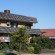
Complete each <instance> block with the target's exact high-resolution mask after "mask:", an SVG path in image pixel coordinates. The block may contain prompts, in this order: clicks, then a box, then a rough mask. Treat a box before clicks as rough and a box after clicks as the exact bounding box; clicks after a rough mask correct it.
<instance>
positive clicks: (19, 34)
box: [11, 27, 30, 51]
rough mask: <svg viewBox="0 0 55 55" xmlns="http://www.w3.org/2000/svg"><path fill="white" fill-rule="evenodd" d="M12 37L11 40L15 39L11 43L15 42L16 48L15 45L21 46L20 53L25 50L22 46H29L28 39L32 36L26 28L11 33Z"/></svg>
mask: <svg viewBox="0 0 55 55" xmlns="http://www.w3.org/2000/svg"><path fill="white" fill-rule="evenodd" d="M11 35H12V36H11V38H13V40H11V42H12V41H13V43H14V46H15V43H17V44H19V50H20V51H21V49H22V48H23V46H22V44H24V45H25V44H27V41H28V40H27V39H28V38H29V37H30V35H29V34H27V33H26V27H22V28H18V30H17V31H14V32H13V33H11Z"/></svg>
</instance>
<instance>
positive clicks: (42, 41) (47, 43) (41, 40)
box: [31, 36, 53, 49]
mask: <svg viewBox="0 0 55 55" xmlns="http://www.w3.org/2000/svg"><path fill="white" fill-rule="evenodd" d="M31 43H37V44H38V45H40V46H41V47H42V48H48V49H53V43H52V41H51V40H50V39H49V38H48V37H45V36H40V37H33V38H32V39H31Z"/></svg>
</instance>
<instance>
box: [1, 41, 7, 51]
mask: <svg viewBox="0 0 55 55" xmlns="http://www.w3.org/2000/svg"><path fill="white" fill-rule="evenodd" d="M6 48H8V44H7V43H3V42H1V43H0V50H2V49H6Z"/></svg>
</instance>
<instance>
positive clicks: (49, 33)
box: [41, 29, 55, 39]
mask: <svg viewBox="0 0 55 55" xmlns="http://www.w3.org/2000/svg"><path fill="white" fill-rule="evenodd" d="M41 32H42V35H44V36H46V37H49V38H50V39H55V29H41Z"/></svg>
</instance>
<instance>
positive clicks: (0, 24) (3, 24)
mask: <svg viewBox="0 0 55 55" xmlns="http://www.w3.org/2000/svg"><path fill="white" fill-rule="evenodd" d="M0 26H4V27H10V26H7V23H0Z"/></svg>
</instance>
